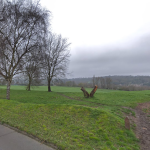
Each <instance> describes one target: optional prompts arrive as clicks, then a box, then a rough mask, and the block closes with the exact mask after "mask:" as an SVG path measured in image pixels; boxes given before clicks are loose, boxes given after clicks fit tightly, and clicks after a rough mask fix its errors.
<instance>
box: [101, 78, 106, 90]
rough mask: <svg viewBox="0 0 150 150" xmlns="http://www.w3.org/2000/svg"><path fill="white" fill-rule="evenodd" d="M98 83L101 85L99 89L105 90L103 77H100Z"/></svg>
mask: <svg viewBox="0 0 150 150" xmlns="http://www.w3.org/2000/svg"><path fill="white" fill-rule="evenodd" d="M100 83H101V88H102V89H105V88H106V84H105V78H104V77H100Z"/></svg>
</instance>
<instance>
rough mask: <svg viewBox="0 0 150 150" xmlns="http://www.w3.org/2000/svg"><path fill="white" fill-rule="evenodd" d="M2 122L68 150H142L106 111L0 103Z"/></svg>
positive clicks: (131, 133)
mask: <svg viewBox="0 0 150 150" xmlns="http://www.w3.org/2000/svg"><path fill="white" fill-rule="evenodd" d="M0 114H1V115H0V121H1V122H2V123H7V124H9V125H11V126H14V127H16V128H18V129H20V130H23V131H26V132H27V133H29V134H32V135H34V136H36V137H38V138H40V139H41V140H44V141H46V142H49V143H53V144H55V145H56V146H57V147H58V148H59V149H67V150H71V149H74V150H77V149H83V150H88V149H89V150H93V149H95V150H98V149H101V150H117V149H119V150H139V147H138V141H137V139H136V138H135V135H134V133H133V132H132V131H128V130H126V129H125V127H124V122H123V120H121V119H120V118H119V117H117V116H115V115H113V114H110V113H109V112H107V111H104V110H100V109H95V108H90V107H83V106H75V105H54V104H47V105H44V104H30V103H19V102H16V101H11V100H10V101H8V100H0Z"/></svg>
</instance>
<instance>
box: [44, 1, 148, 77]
mask: <svg viewBox="0 0 150 150" xmlns="http://www.w3.org/2000/svg"><path fill="white" fill-rule="evenodd" d="M41 4H42V5H43V6H44V7H46V8H47V9H48V10H50V11H51V12H52V20H51V29H52V31H53V32H54V33H57V34H62V36H63V37H65V38H68V39H69V42H70V43H72V44H71V47H70V48H71V58H70V64H69V72H72V75H71V76H70V78H76V77H92V76H93V75H95V76H107V75H150V9H149V8H150V0H41Z"/></svg>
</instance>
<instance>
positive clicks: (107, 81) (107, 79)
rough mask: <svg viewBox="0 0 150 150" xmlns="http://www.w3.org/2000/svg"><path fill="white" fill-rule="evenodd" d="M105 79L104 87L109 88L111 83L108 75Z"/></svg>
mask: <svg viewBox="0 0 150 150" xmlns="http://www.w3.org/2000/svg"><path fill="white" fill-rule="evenodd" d="M105 81H106V88H107V89H111V83H112V80H111V78H110V77H106V79H105Z"/></svg>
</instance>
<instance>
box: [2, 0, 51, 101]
mask: <svg viewBox="0 0 150 150" xmlns="http://www.w3.org/2000/svg"><path fill="white" fill-rule="evenodd" d="M48 16H49V12H48V11H47V10H44V9H42V8H41V6H40V4H39V3H38V2H37V3H32V1H30V2H29V0H28V1H27V0H13V1H6V2H5V3H4V5H3V6H2V7H1V11H0V75H1V76H3V78H5V80H6V81H7V96H6V98H7V99H10V85H11V81H12V78H13V76H15V75H16V74H18V73H20V72H22V68H23V66H24V63H25V57H26V54H28V53H30V52H32V51H34V50H39V49H40V41H41V40H42V39H43V37H44V36H45V33H46V32H47V27H48Z"/></svg>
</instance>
